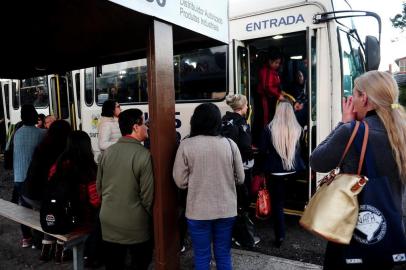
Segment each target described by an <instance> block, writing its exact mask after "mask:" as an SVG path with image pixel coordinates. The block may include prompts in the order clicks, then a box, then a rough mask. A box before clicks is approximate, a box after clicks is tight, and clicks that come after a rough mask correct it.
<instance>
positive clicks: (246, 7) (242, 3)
mask: <svg viewBox="0 0 406 270" xmlns="http://www.w3.org/2000/svg"><path fill="white" fill-rule="evenodd" d="M339 1H344V0H339ZM310 3H315V4H320V5H322V6H323V7H324V8H326V9H327V10H331V9H332V0H316V1H304V0H250V1H247V0H229V16H230V20H233V19H238V18H241V17H247V16H251V15H254V14H261V13H266V12H268V11H272V10H277V9H282V8H285V7H289V6H294V5H304V4H310Z"/></svg>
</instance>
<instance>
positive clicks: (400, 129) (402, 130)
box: [354, 71, 406, 183]
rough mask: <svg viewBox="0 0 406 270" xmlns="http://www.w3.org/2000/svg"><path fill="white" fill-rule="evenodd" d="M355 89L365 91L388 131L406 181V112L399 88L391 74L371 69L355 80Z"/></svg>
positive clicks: (403, 178) (397, 162)
mask: <svg viewBox="0 0 406 270" xmlns="http://www.w3.org/2000/svg"><path fill="white" fill-rule="evenodd" d="M354 85H355V87H354V89H355V90H356V91H358V92H361V93H362V92H365V93H366V95H367V97H368V101H369V102H370V103H371V105H372V107H373V108H374V109H375V111H376V113H377V114H378V116H379V118H380V119H381V121H382V123H383V125H384V126H385V129H386V132H387V133H388V137H389V142H390V145H391V147H392V152H393V155H394V157H395V160H396V164H397V166H398V170H399V175H400V177H401V178H402V182H403V183H406V113H405V109H404V108H403V106H401V105H400V104H398V102H399V88H398V85H397V83H396V81H395V79H394V78H393V77H392V75H391V74H389V73H387V72H382V71H369V72H367V73H365V74H363V75H361V76H360V77H358V78H357V79H356V80H355V82H354Z"/></svg>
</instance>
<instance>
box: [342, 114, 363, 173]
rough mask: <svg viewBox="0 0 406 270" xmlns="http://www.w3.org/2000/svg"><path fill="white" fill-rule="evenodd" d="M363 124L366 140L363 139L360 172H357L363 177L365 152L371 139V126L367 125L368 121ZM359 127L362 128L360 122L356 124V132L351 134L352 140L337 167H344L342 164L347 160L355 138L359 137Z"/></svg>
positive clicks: (359, 164)
mask: <svg viewBox="0 0 406 270" xmlns="http://www.w3.org/2000/svg"><path fill="white" fill-rule="evenodd" d="M362 123H363V124H364V126H365V133H364V139H363V141H362V148H361V154H360V158H359V162H358V170H357V174H358V175H361V170H362V165H363V163H364V159H365V152H366V150H367V144H368V137H369V126H368V123H367V122H366V121H362ZM359 126H360V122H359V121H356V122H355V126H354V130H353V132H352V134H351V137H350V139H349V140H348V143H347V145H346V147H345V150H344V153H343V155H342V156H341V160H340V162H339V163H338V166H337V167H341V165H342V163H343V161H344V158H345V156H346V155H347V153H348V150H349V149H350V147H351V144H352V143H353V141H354V139H355V136H356V135H357V132H358V129H359Z"/></svg>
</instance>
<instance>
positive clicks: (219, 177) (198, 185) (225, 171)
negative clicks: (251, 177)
mask: <svg viewBox="0 0 406 270" xmlns="http://www.w3.org/2000/svg"><path fill="white" fill-rule="evenodd" d="M244 177H245V175H244V168H243V164H242V160H241V155H240V151H239V150H238V147H237V145H236V144H235V143H234V142H233V141H232V140H229V141H227V139H226V138H223V137H220V136H218V137H214V136H201V135H200V136H196V137H191V138H187V139H184V140H183V141H182V142H181V143H180V146H179V149H178V152H177V153H176V159H175V164H174V166H173V178H174V179H175V183H176V185H177V186H178V187H180V188H182V189H186V188H187V189H188V193H187V202H186V217H187V218H189V219H195V220H211V219H218V218H229V217H235V216H236V215H237V194H236V184H242V183H244Z"/></svg>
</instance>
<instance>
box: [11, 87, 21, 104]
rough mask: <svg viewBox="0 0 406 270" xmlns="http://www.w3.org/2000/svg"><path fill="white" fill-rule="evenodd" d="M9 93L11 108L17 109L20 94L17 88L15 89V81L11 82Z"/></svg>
mask: <svg viewBox="0 0 406 270" xmlns="http://www.w3.org/2000/svg"><path fill="white" fill-rule="evenodd" d="M11 95H12V103H13V108H14V109H16V110H18V108H19V107H20V94H19V90H18V89H17V84H16V83H15V82H13V83H12V84H11Z"/></svg>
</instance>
